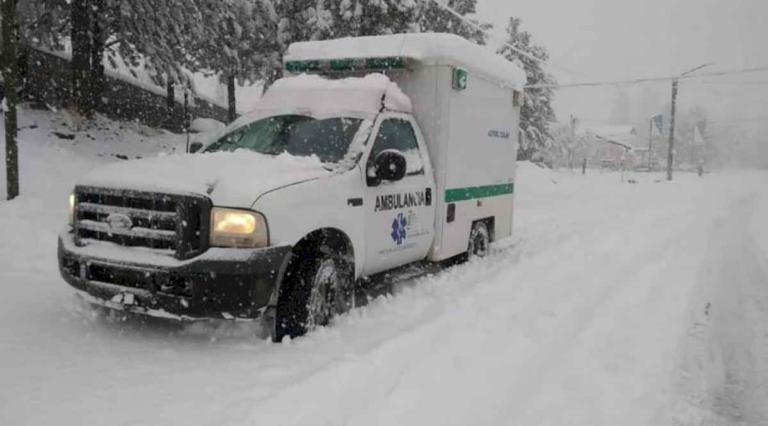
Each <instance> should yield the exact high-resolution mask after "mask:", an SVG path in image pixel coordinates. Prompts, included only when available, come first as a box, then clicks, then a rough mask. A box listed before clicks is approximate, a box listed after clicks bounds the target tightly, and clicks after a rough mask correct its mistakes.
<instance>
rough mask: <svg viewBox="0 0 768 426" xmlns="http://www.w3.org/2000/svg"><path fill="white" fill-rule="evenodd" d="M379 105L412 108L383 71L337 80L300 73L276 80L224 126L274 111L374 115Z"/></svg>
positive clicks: (313, 114) (247, 120)
mask: <svg viewBox="0 0 768 426" xmlns="http://www.w3.org/2000/svg"><path fill="white" fill-rule="evenodd" d="M382 106H383V107H384V108H386V109H388V110H390V111H396V112H405V113H410V112H412V111H413V107H412V105H411V100H410V99H409V98H408V96H406V95H405V93H403V91H402V90H400V88H399V87H398V86H397V84H395V83H393V82H392V81H390V80H389V78H388V77H387V76H385V75H384V74H369V75H367V76H365V77H362V78H344V79H339V80H330V79H327V78H324V77H321V76H318V75H308V74H302V75H298V76H295V77H286V78H281V79H280V80H277V81H276V82H275V84H273V85H272V87H270V88H269V90H267V92H266V93H265V94H264V96H262V98H261V100H260V101H259V103H258V104H257V105H256V107H255V108H254V109H253V110H252V111H251V112H249V113H248V114H246V115H244V116H242V117H240V118H239V119H237V120H236V121H235V122H234V123H232V124H230V125H229V127H228V128H227V129H229V130H232V129H234V128H236V127H240V126H242V125H243V124H246V123H250V122H251V121H253V120H254V119H258V118H262V117H266V116H270V115H275V114H301V115H308V116H311V117H315V118H322V117H340V116H347V117H360V118H367V119H373V118H375V117H376V115H377V114H378V113H379V112H381V109H382Z"/></svg>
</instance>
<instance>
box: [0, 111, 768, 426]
mask: <svg viewBox="0 0 768 426" xmlns="http://www.w3.org/2000/svg"><path fill="white" fill-rule="evenodd" d="M62 120H63V119H62V116H61V115H56V114H53V113H41V112H29V111H26V112H25V113H24V114H23V118H22V123H21V125H22V126H23V127H24V129H23V130H22V131H21V136H20V138H21V139H22V142H21V144H20V152H21V166H22V167H21V177H22V194H23V195H22V196H21V197H20V198H18V199H17V200H15V201H13V202H6V201H0V241H2V244H1V245H0V263H1V264H2V268H0V283H1V285H0V288H1V289H2V290H3V293H2V295H0V324H2V327H0V424H3V425H6V424H7V425H12V424H28V425H48V424H58V425H85V424H93V425H102V424H110V425H115V426H117V425H176V424H178V425H243V424H256V425H261V424H269V425H341V424H349V425H356V424H365V425H374V424H381V425H410V424H413V425H419V426H423V425H441V426H444V425H467V424H474V425H497V424H520V425H662V424H678V425H732V424H745V425H758V424H768V412H767V411H766V408H765V405H766V404H765V401H768V393H767V392H768V225H767V224H766V223H765V218H767V217H768V189H767V188H766V185H765V184H766V182H768V173H766V172H720V173H712V174H708V175H707V176H705V177H704V178H703V179H700V178H698V177H696V176H694V175H692V174H678V175H676V179H675V181H674V182H672V183H668V182H666V181H663V179H662V176H661V175H648V174H628V175H627V176H626V179H627V180H630V179H631V180H633V181H635V182H636V183H622V181H621V176H620V175H619V174H616V173H600V172H595V171H590V172H589V173H588V175H587V176H581V175H580V174H575V173H570V172H551V171H547V170H543V169H540V168H537V167H536V166H533V165H531V164H522V165H521V167H520V171H519V177H518V182H517V185H516V190H517V193H518V195H517V210H516V219H515V236H514V237H513V238H512V239H510V240H506V241H501V242H499V243H498V244H497V246H496V250H495V252H494V253H493V254H492V255H491V256H490V257H489V258H486V259H483V260H478V261H473V262H472V263H470V264H464V265H459V266H456V267H453V268H451V269H448V270H445V271H442V272H439V273H436V274H432V275H428V276H424V277H421V278H417V279H415V280H410V281H407V282H405V283H403V284H401V285H398V286H397V288H396V291H395V294H394V295H391V296H387V297H380V298H378V299H376V300H373V301H372V302H371V303H370V304H369V305H368V306H366V307H364V308H360V309H357V310H355V311H353V312H352V313H350V314H348V315H346V316H344V317H342V318H339V319H338V320H337V321H336V322H335V324H334V325H333V327H331V328H327V329H321V330H319V331H317V332H315V333H313V334H311V335H309V336H306V337H304V338H300V339H296V340H294V341H292V342H289V343H285V344H272V343H270V342H268V341H266V340H263V339H260V338H257V337H254V336H253V334H252V330H251V329H249V328H248V327H244V326H238V327H234V326H232V325H229V324H200V325H194V326H186V327H181V326H178V325H177V324H175V323H167V322H162V321H148V322H141V321H137V320H135V319H129V320H127V321H122V320H120V319H110V318H105V317H104V316H101V315H97V314H95V313H94V312H93V311H91V310H90V309H89V308H88V307H86V306H85V305H84V304H83V303H81V302H79V301H78V300H77V298H76V297H75V296H74V292H73V291H72V289H70V288H69V287H68V286H67V285H66V284H65V283H64V282H63V281H62V280H61V279H60V277H59V275H58V270H57V264H56V236H57V234H58V232H59V230H60V229H61V227H62V226H63V224H64V223H65V221H66V203H67V196H68V194H69V192H70V190H71V188H72V184H73V182H74V180H75V179H76V178H78V177H79V176H82V175H83V174H85V173H87V172H88V171H90V170H92V169H93V168H95V167H96V166H98V165H100V164H104V163H107V162H115V161H125V160H122V159H120V158H118V157H115V156H114V154H119V155H120V156H121V157H122V156H126V157H129V158H135V157H137V156H143V157H146V156H154V155H158V154H159V153H170V152H172V151H173V150H174V148H176V149H178V148H179V147H181V146H183V144H184V139H183V137H181V136H176V135H171V134H167V133H160V132H155V131H151V130H149V129H145V128H142V127H140V126H134V125H124V126H123V127H124V128H122V129H121V128H119V125H117V124H115V123H110V122H107V121H102V122H101V126H100V128H99V129H95V130H92V131H88V132H85V131H83V132H80V133H79V134H78V135H77V137H76V139H75V140H74V141H72V140H68V139H60V138H59V137H56V136H52V132H54V131H57V132H65V133H68V131H67V130H66V128H63V127H62V125H61V122H62ZM64 121H66V120H64ZM33 124H34V125H35V127H36V128H34V129H31V128H29V127H30V126H31V125H33ZM1 127H2V126H0V128H1ZM87 135H90V137H89V136H87ZM657 181H658V182H657ZM0 185H2V187H4V185H5V181H4V176H3V177H0Z"/></svg>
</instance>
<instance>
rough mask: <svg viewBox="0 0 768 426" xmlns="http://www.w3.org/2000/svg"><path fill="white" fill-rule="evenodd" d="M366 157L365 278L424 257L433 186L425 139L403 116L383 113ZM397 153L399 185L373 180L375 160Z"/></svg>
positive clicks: (428, 244) (431, 221) (430, 231)
mask: <svg viewBox="0 0 768 426" xmlns="http://www.w3.org/2000/svg"><path fill="white" fill-rule="evenodd" d="M375 131H376V133H375V136H374V137H373V138H372V139H373V141H374V142H373V145H372V146H371V148H370V150H369V152H368V156H367V157H366V159H365V162H364V163H363V165H364V170H365V182H364V185H365V228H366V240H367V244H366V262H365V271H364V273H365V274H367V275H370V274H375V273H377V272H382V271H385V270H387V269H391V268H394V267H397V266H400V265H404V264H407V263H411V262H415V261H419V260H422V259H424V258H425V257H426V256H427V253H428V252H429V249H430V247H431V245H432V240H433V238H434V222H435V211H434V202H435V201H434V197H435V184H434V180H433V177H432V167H431V164H430V161H429V156H428V153H427V150H426V148H425V143H424V139H423V137H422V135H421V133H420V132H419V130H418V127H417V126H416V125H415V123H414V122H413V118H411V117H410V116H408V115H403V114H384V115H383V116H382V117H381V118H380V120H379V124H378V126H377V127H376V129H375ZM385 151H390V152H391V151H397V152H399V153H400V154H402V155H403V156H404V157H405V159H406V173H405V176H404V177H403V179H402V180H399V181H397V182H392V181H386V180H381V181H378V179H376V178H375V175H376V172H375V167H374V163H375V160H376V157H377V156H378V155H379V154H381V153H382V152H385Z"/></svg>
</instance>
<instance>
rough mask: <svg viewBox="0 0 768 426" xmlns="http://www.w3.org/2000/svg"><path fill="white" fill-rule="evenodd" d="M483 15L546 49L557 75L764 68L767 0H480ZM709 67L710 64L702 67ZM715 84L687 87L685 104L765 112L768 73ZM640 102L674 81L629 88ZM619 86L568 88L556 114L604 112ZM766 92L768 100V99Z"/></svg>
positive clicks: (665, 92)
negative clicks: (511, 25)
mask: <svg viewBox="0 0 768 426" xmlns="http://www.w3.org/2000/svg"><path fill="white" fill-rule="evenodd" d="M478 3H479V10H478V15H479V17H480V19H482V20H484V21H490V22H492V23H493V24H495V26H496V32H501V31H502V30H503V28H505V26H506V22H507V19H508V17H509V16H518V17H520V18H522V19H523V29H525V30H527V31H529V32H530V33H532V34H533V36H534V39H535V42H537V43H538V44H541V45H543V46H544V47H546V48H547V49H548V50H549V52H550V54H551V62H552V63H554V64H557V65H559V66H561V67H564V68H567V69H569V70H573V71H574V73H568V72H564V71H561V70H558V69H554V68H552V69H551V71H552V72H553V73H554V74H555V75H556V76H557V77H558V80H559V81H560V82H561V83H568V82H578V81H594V80H598V81H602V80H615V79H631V78H644V77H655V76H670V75H673V74H676V73H680V72H683V71H686V70H688V69H690V68H692V67H695V66H697V65H700V64H702V63H706V62H715V65H713V66H711V67H710V68H708V69H707V70H706V71H710V70H711V71H717V70H731V69H740V68H746V67H758V66H768V24H766V22H768V0H636V1H635V0H633V1H630V0H516V1H513V0H479V1H478ZM702 72H704V71H702ZM713 80H717V81H718V84H687V85H683V86H681V92H680V103H681V107H682V108H690V106H691V105H693V104H694V103H698V104H701V105H703V106H705V107H706V108H707V109H708V110H709V111H710V112H711V115H713V119H733V118H751V117H755V116H768V84H766V85H755V84H750V85H744V84H731V83H740V82H744V81H752V82H757V81H761V82H767V83H768V72H763V73H758V74H754V75H747V76H731V77H722V78H719V79H707V81H713ZM629 90H630V92H631V93H632V95H631V96H632V98H633V99H634V100H636V99H637V98H638V97H639V96H638V93H640V92H641V91H642V92H647V93H644V95H645V97H646V98H648V97H653V98H658V102H664V101H665V100H667V98H669V95H670V94H669V92H670V85H669V83H663V84H655V85H649V86H647V88H646V87H645V86H644V87H634V88H632V89H629ZM618 92H619V91H618V90H617V89H616V88H602V89H571V90H566V89H562V90H561V91H560V92H559V93H558V102H557V112H558V115H559V117H558V118H559V119H560V121H567V117H568V115H570V114H575V115H577V116H580V117H584V118H585V119H590V120H601V119H604V120H607V119H608V118H609V117H610V113H611V109H612V108H613V107H614V103H615V102H614V101H615V99H616V97H617V95H618ZM763 99H765V100H763Z"/></svg>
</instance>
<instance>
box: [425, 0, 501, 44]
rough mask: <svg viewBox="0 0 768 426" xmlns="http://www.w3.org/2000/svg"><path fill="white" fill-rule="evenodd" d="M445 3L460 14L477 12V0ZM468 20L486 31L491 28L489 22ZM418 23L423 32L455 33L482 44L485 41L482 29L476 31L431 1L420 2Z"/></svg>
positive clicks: (449, 0) (458, 0)
mask: <svg viewBox="0 0 768 426" xmlns="http://www.w3.org/2000/svg"><path fill="white" fill-rule="evenodd" d="M445 4H446V5H447V6H448V7H450V8H452V9H453V10H455V11H456V12H458V13H459V14H461V15H462V16H467V15H472V14H475V13H477V0H448V1H447V2H445ZM470 21H471V22H473V23H475V24H476V25H478V26H479V27H480V28H482V29H483V30H486V31H487V30H490V29H492V28H493V25H491V24H489V23H480V22H478V21H477V20H474V19H470ZM419 25H420V27H421V31H423V32H428V33H450V34H456V35H458V36H461V37H464V38H465V39H467V40H470V41H473V42H475V43H477V44H483V45H484V44H485V42H486V36H485V34H484V33H483V32H482V31H478V30H477V29H475V28H473V27H472V26H471V25H469V24H467V23H466V22H463V21H462V20H461V19H459V18H458V17H456V16H455V15H453V14H452V13H450V12H449V11H447V10H445V8H442V7H440V6H438V5H436V4H435V3H434V2H433V1H426V2H422V3H421V7H420V11H419Z"/></svg>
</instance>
